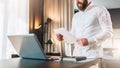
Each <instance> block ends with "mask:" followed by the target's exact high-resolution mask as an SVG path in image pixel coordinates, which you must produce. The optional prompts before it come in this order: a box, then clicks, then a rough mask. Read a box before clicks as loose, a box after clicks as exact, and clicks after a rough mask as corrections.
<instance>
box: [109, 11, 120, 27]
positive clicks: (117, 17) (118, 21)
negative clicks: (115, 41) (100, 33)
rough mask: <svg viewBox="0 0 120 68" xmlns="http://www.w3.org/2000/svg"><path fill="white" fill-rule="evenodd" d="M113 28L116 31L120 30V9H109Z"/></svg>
mask: <svg viewBox="0 0 120 68" xmlns="http://www.w3.org/2000/svg"><path fill="white" fill-rule="evenodd" d="M109 12H110V15H111V19H112V23H113V28H114V29H120V9H109Z"/></svg>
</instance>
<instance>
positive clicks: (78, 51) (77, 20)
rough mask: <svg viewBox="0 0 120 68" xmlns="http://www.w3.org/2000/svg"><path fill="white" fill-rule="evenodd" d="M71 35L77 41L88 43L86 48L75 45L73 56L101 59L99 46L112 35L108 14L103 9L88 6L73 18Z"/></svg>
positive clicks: (92, 5) (91, 5)
mask: <svg viewBox="0 0 120 68" xmlns="http://www.w3.org/2000/svg"><path fill="white" fill-rule="evenodd" d="M71 33H72V34H73V35H74V36H75V37H76V38H78V39H80V38H87V39H88V42H89V44H88V45H87V46H80V45H78V44H77V43H76V44H75V48H74V51H73V56H86V57H87V58H97V57H102V48H101V44H102V43H103V42H104V41H105V40H106V39H108V38H110V37H112V33H113V30H112V22H111V18H110V14H109V12H108V11H107V9H106V8H104V7H98V6H96V5H94V4H90V5H89V6H88V7H87V8H86V10H85V11H79V12H78V13H76V14H75V15H74V16H73V20H72V29H71Z"/></svg>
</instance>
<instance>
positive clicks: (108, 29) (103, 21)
mask: <svg viewBox="0 0 120 68" xmlns="http://www.w3.org/2000/svg"><path fill="white" fill-rule="evenodd" d="M102 9H103V10H101V11H99V12H98V14H97V17H98V20H99V24H100V27H101V29H102V31H101V32H100V33H98V34H96V35H95V36H93V37H91V38H88V42H89V44H97V45H99V44H101V43H102V42H104V41H105V40H106V39H108V38H111V37H112V36H113V29H112V21H111V17H110V14H109V12H108V11H107V9H106V8H102Z"/></svg>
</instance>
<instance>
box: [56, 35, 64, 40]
mask: <svg viewBox="0 0 120 68" xmlns="http://www.w3.org/2000/svg"><path fill="white" fill-rule="evenodd" d="M56 36H57V39H58V40H59V41H63V40H64V39H63V35H61V34H57V35H56Z"/></svg>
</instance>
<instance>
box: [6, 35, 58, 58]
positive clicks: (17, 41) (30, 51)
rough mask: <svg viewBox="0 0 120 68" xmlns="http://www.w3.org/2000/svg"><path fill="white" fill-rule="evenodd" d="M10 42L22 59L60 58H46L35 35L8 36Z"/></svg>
mask: <svg viewBox="0 0 120 68" xmlns="http://www.w3.org/2000/svg"><path fill="white" fill-rule="evenodd" d="M8 38H9V40H10V42H11V43H12V45H13V47H14V48H15V50H16V52H17V53H18V55H19V56H20V57H21V58H28V59H41V60H56V59H59V57H52V56H49V57H48V56H46V54H45V53H44V51H43V49H42V46H41V44H40V42H39V41H38V39H37V37H36V36H35V35H34V34H27V35H8Z"/></svg>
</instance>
